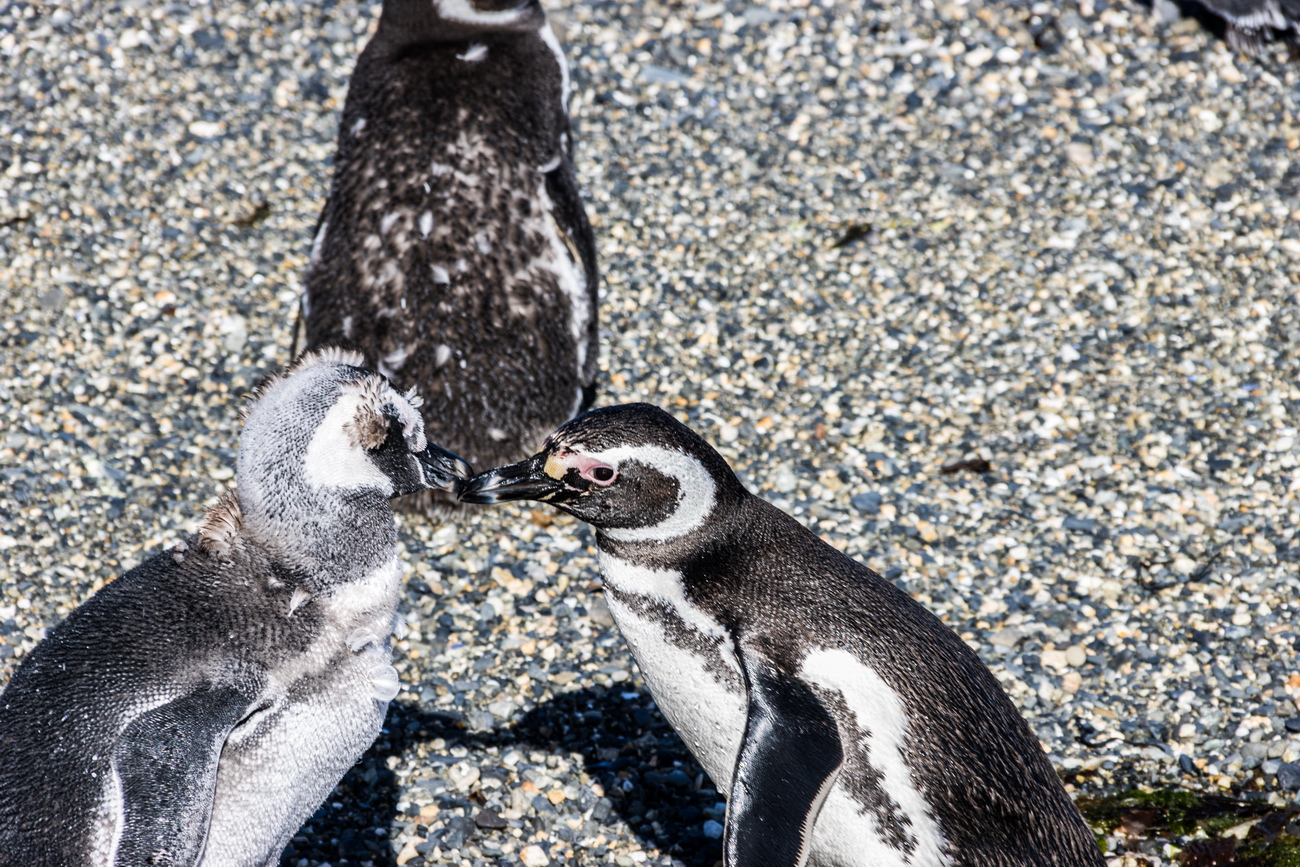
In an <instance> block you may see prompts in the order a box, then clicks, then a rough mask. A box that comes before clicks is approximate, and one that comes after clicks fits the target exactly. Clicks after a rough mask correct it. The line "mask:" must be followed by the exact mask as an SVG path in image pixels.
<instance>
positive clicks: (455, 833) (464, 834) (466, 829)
mask: <svg viewBox="0 0 1300 867" xmlns="http://www.w3.org/2000/svg"><path fill="white" fill-rule="evenodd" d="M473 827H474V823H473V822H471V821H470V820H469V819H467V818H466V817H464V816H453V817H452V818H450V819H448V820H447V829H446V830H445V831H443V832H442V848H444V849H462V848H464V846H465V841H466V840H468V839H469V834H470V831H471V830H472V829H473Z"/></svg>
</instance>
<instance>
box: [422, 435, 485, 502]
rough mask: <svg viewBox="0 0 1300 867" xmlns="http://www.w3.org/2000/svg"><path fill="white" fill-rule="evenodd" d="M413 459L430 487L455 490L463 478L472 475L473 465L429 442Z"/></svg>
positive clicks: (462, 481)
mask: <svg viewBox="0 0 1300 867" xmlns="http://www.w3.org/2000/svg"><path fill="white" fill-rule="evenodd" d="M415 459H416V460H417V461H419V462H420V469H421V470H422V471H423V472H424V483H425V484H426V485H428V486H429V487H430V488H437V489H439V490H442V491H456V490H458V489H459V488H460V486H461V485H462V484H463V483H464V481H465V479H468V478H469V477H470V476H472V475H474V468H473V467H471V466H470V465H469V464H467V463H466V462H465V461H464V460H462V459H461V458H459V457H457V456H456V455H454V454H452V453H451V452H449V451H447V450H446V449H444V448H441V447H439V446H435V445H434V444H433V443H429V445H428V446H427V447H426V448H425V450H424V451H422V452H418V453H417V454H416V455H415Z"/></svg>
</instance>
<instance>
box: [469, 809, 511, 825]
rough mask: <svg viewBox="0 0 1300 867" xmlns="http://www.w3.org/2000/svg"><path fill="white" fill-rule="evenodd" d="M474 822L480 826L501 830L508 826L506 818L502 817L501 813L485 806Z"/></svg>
mask: <svg viewBox="0 0 1300 867" xmlns="http://www.w3.org/2000/svg"><path fill="white" fill-rule="evenodd" d="M474 824H475V825H478V826H479V827H480V828H492V829H495V830H500V829H501V828H504V827H506V820H505V819H503V818H501V814H500V813H498V812H497V811H496V810H493V809H490V808H488V807H484V808H483V809H482V810H481V811H480V812H479V814H478V815H477V816H476V817H474Z"/></svg>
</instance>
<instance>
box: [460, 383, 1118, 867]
mask: <svg viewBox="0 0 1300 867" xmlns="http://www.w3.org/2000/svg"><path fill="white" fill-rule="evenodd" d="M461 496H462V497H463V498H464V499H465V500H467V501H470V502H479V503H491V502H498V501H501V500H540V501H542V502H545V503H550V504H551V505H554V506H556V507H558V508H560V509H563V510H565V511H567V512H570V513H571V514H573V515H575V516H576V517H578V518H580V519H581V520H583V521H586V522H588V523H589V524H591V525H592V526H594V527H595V528H596V544H597V547H598V549H599V554H600V570H601V573H602V575H603V576H604V579H605V599H606V601H607V602H608V603H609V610H610V613H611V614H613V616H614V620H615V621H616V622H617V623H618V628H619V630H620V631H621V632H622V633H623V637H624V638H625V639H626V640H627V643H628V647H629V648H630V649H631V651H632V655H633V656H635V657H636V660H637V663H638V665H639V666H640V668H641V673H642V674H643V675H644V677H645V682H646V685H647V686H648V687H649V688H650V692H651V693H652V694H653V695H654V697H655V702H656V703H657V704H658V705H659V708H660V710H662V711H663V714H664V716H665V717H666V718H667V719H668V721H669V722H670V723H672V725H673V728H675V729H676V730H677V733H678V734H679V735H681V737H682V740H683V741H685V742H686V745H687V746H688V747H690V749H691V751H692V752H693V753H694V754H695V757H696V758H697V759H699V761H700V764H702V765H703V766H704V769H705V770H706V771H708V772H709V776H710V777H712V778H713V781H714V782H715V783H717V785H718V788H719V790H720V791H723V792H726V793H727V821H726V826H725V831H724V835H723V855H724V859H725V862H726V864H727V865H728V867H802V865H805V864H810V865H817V867H867V865H869V867H1031V865H1032V867H1102V865H1103V860H1102V855H1101V851H1100V850H1099V849H1098V848H1097V844H1096V842H1095V841H1094V840H1093V837H1092V832H1091V831H1089V829H1088V826H1087V825H1086V824H1085V823H1084V821H1083V819H1082V817H1081V816H1080V815H1079V812H1078V810H1076V809H1075V807H1074V804H1072V803H1071V802H1070V798H1069V796H1068V795H1067V794H1066V792H1065V789H1064V788H1063V787H1062V785H1061V782H1060V780H1059V779H1057V776H1056V773H1055V772H1054V771H1053V769H1052V765H1051V763H1050V762H1049V761H1048V760H1047V757H1046V756H1044V755H1043V751H1042V748H1041V747H1040V746H1039V745H1038V740H1037V739H1036V738H1035V737H1034V736H1033V734H1032V733H1031V732H1030V730H1029V727H1028V726H1027V725H1025V722H1024V720H1023V719H1021V717H1020V714H1019V713H1018V712H1017V711H1016V708H1015V706H1014V705H1013V704H1012V703H1011V701H1010V700H1009V699H1008V698H1007V696H1006V693H1004V692H1003V691H1002V688H1001V686H999V684H998V681H997V679H996V678H994V677H993V675H992V673H990V672H989V670H988V669H987V668H985V667H984V665H983V663H981V662H980V659H979V657H978V656H976V655H975V653H974V652H973V651H972V650H971V649H970V648H969V647H967V646H966V644H965V642H963V641H962V640H961V639H960V638H959V637H958V636H957V634H956V633H954V632H953V631H952V630H951V629H949V628H948V627H947V626H945V625H944V624H943V623H942V622H941V621H940V620H939V618H937V617H935V616H934V615H933V614H931V613H930V612H929V611H927V610H926V609H925V608H923V607H922V606H921V605H920V604H918V603H917V602H916V601H915V600H914V599H912V597H910V596H908V595H907V594H906V593H904V592H903V591H902V590H900V589H899V588H897V587H895V586H894V585H893V584H891V583H890V582H888V581H886V580H885V579H883V578H881V577H880V576H879V575H877V574H876V573H874V572H872V571H871V570H870V569H868V568H867V567H866V566H863V565H862V564H861V563H858V562H857V561H855V560H853V559H852V558H850V557H847V556H845V555H844V554H842V553H841V552H839V551H837V550H836V549H834V548H832V547H831V546H830V545H828V544H826V543H825V542H823V541H822V540H821V539H819V538H818V537H817V536H816V535H815V534H813V533H812V532H811V531H809V530H808V529H807V528H805V527H803V526H802V525H801V524H799V523H798V522H797V521H795V520H794V519H793V518H791V517H790V516H789V515H786V514H785V513H784V512H781V511H780V510H778V509H777V508H775V507H774V506H772V505H770V504H768V503H766V502H764V501H763V500H760V499H759V498H758V497H755V496H754V495H753V494H750V493H749V492H748V491H746V490H745V488H744V486H743V485H741V483H740V481H739V480H738V479H737V478H736V476H735V473H733V472H732V471H731V468H730V467H729V466H727V462H726V461H725V460H723V458H722V456H721V455H719V454H718V453H717V452H716V451H714V450H713V449H712V448H711V447H710V446H709V445H708V443H706V442H705V441H704V440H703V439H701V438H700V437H699V436H697V435H696V434H695V433H694V432H692V431H691V430H690V429H689V428H687V427H686V426H684V425H682V424H681V423H679V422H678V421H677V420H676V419H674V418H673V417H672V416H670V415H669V414H668V413H666V412H664V411H663V410H661V409H659V408H657V407H654V406H650V405H649V404H628V405H626V406H614V407H608V408H605V409H598V410H595V411H594V412H590V413H588V414H586V415H584V416H582V417H581V418H578V419H575V420H574V421H571V422H569V423H568V424H566V425H564V426H563V427H561V428H560V429H559V430H557V431H556V432H555V433H553V434H552V435H551V436H550V437H548V438H547V440H546V443H545V444H544V445H543V447H542V451H541V452H540V453H538V454H537V455H534V456H533V457H532V458H530V459H528V460H525V461H522V462H520V463H517V464H514V465H512V466H507V467H499V468H497V469H495V470H490V471H488V472H485V473H482V474H480V475H478V476H476V477H475V478H474V479H472V480H470V481H469V482H468V483H466V484H465V485H464V486H463V487H462V488H461Z"/></svg>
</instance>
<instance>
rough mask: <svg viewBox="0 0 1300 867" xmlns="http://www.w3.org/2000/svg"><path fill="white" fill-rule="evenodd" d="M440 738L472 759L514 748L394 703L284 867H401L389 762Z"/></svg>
mask: <svg viewBox="0 0 1300 867" xmlns="http://www.w3.org/2000/svg"><path fill="white" fill-rule="evenodd" d="M438 738H441V739H443V740H444V741H446V743H447V746H448V747H452V746H456V745H458V744H459V745H463V746H466V747H468V748H469V750H470V752H471V753H473V752H474V751H475V750H476V749H481V748H483V747H486V746H489V745H505V744H509V743H511V742H512V738H511V737H510V735H509V734H508V733H505V736H504V737H503V736H502V734H501V733H497V732H491V731H489V732H479V733H471V732H469V731H467V730H466V728H465V722H464V718H463V716H461V715H458V714H451V713H441V712H438V711H432V710H426V709H424V708H421V707H420V705H419V704H418V703H415V702H393V703H392V704H390V705H389V707H388V716H387V717H385V719H384V727H383V729H382V731H381V732H380V735H379V737H378V738H376V739H375V742H374V743H373V744H371V745H370V749H368V750H366V752H365V754H363V755H362V756H361V758H360V760H359V761H358V762H357V763H356V764H355V765H353V766H352V769H351V770H350V771H348V773H347V775H346V776H344V777H343V779H342V780H340V781H339V783H338V785H337V786H335V787H334V791H333V792H331V793H330V796H329V798H327V799H326V801H325V803H324V804H322V805H321V806H320V808H319V809H317V810H316V812H315V813H314V814H312V816H311V818H309V819H308V820H307V821H306V822H305V823H304V824H303V826H302V828H300V829H299V830H298V833H297V834H295V835H294V838H293V840H292V841H291V842H290V843H289V845H288V847H286V848H285V850H284V852H283V853H282V854H281V856H280V867H297V865H298V863H299V861H300V860H302V859H304V858H306V859H308V860H309V861H312V860H314V861H328V862H329V863H330V864H331V865H333V867H397V856H396V853H395V852H394V851H393V849H392V847H391V846H390V845H389V839H388V836H387V834H386V833H385V832H387V830H388V829H389V828H391V827H392V826H393V824H394V823H395V822H397V821H398V820H399V819H400V818H401V813H400V812H399V810H398V808H397V805H398V803H399V802H400V800H401V792H402V786H401V784H400V782H399V780H398V778H397V774H395V773H394V772H393V771H392V770H391V769H390V768H389V767H388V760H389V758H390V757H393V756H397V757H399V758H400V757H402V756H405V755H410V754H411V753H413V752H414V750H415V747H416V745H417V744H420V743H426V742H429V741H433V740H436V739H438ZM377 831H378V832H380V833H376V832H377Z"/></svg>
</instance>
